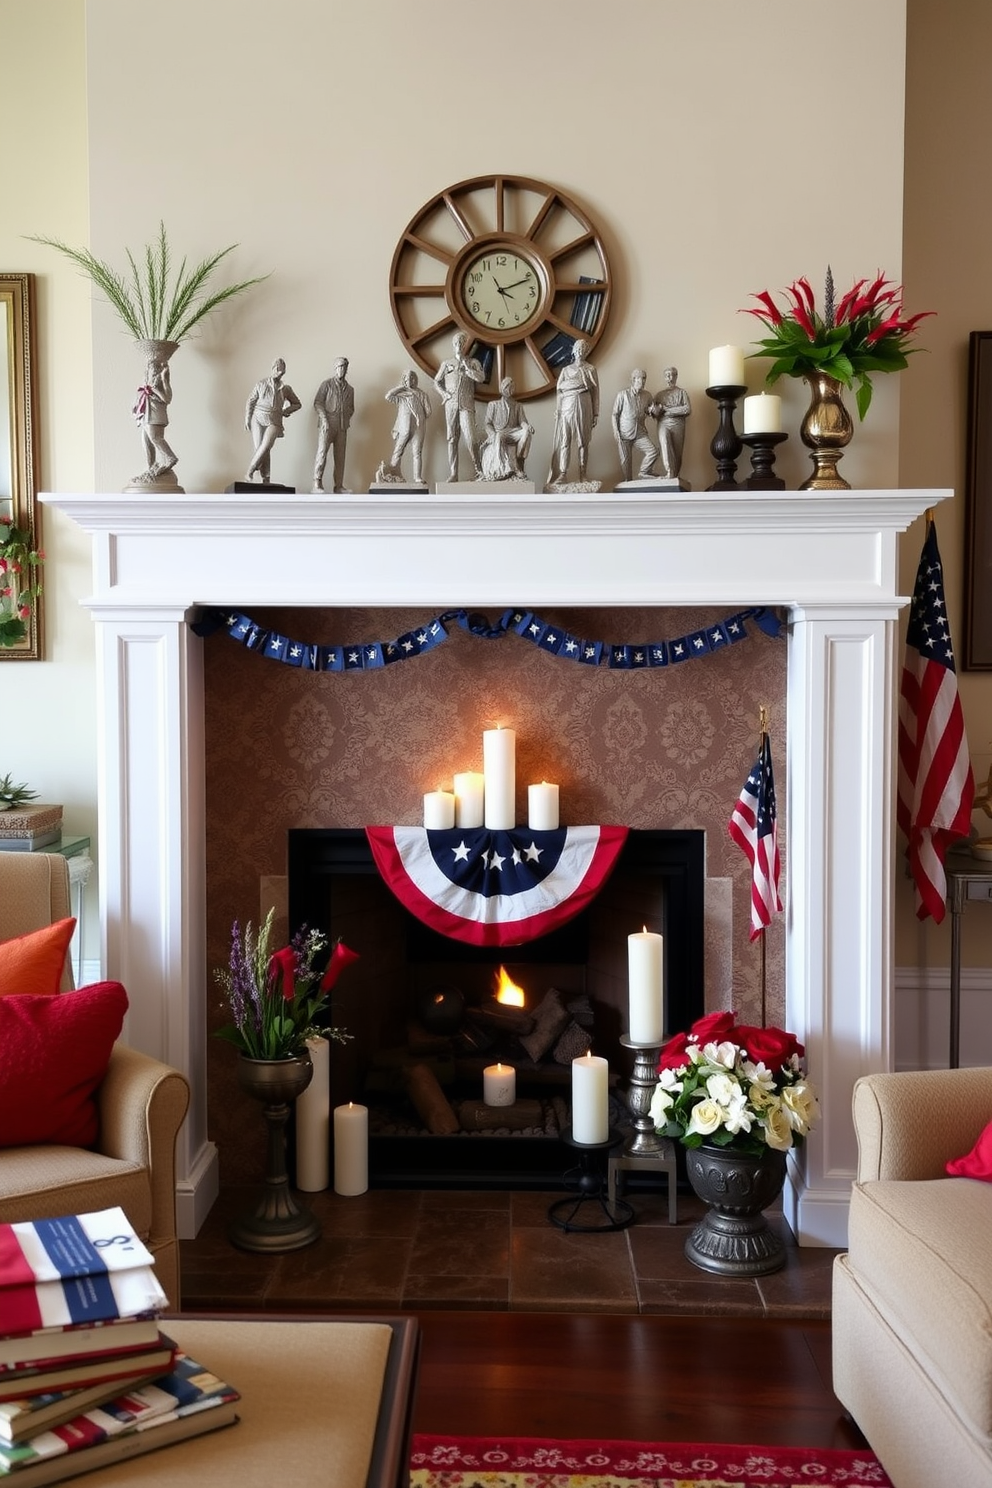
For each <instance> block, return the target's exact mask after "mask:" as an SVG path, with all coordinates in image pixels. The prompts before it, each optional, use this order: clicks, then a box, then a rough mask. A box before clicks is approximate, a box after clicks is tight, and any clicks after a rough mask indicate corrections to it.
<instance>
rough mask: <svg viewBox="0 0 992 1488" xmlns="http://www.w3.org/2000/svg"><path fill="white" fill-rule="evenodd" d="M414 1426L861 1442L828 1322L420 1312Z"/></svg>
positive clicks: (637, 1437) (462, 1431) (446, 1430)
mask: <svg viewBox="0 0 992 1488" xmlns="http://www.w3.org/2000/svg"><path fill="white" fill-rule="evenodd" d="M415 1315H416V1316H417V1317H418V1318H419V1320H420V1323H421V1327H422V1329H423V1353H422V1362H421V1370H420V1384H419V1388H418V1392H417V1405H416V1410H415V1413H414V1430H415V1431H418V1432H425V1433H430V1434H437V1435H454V1436H460V1435H466V1436H549V1437H555V1438H558V1439H563V1438H582V1437H593V1438H597V1439H608V1438H613V1439H617V1440H631V1441H668V1442H675V1441H694V1442H735V1443H738V1444H740V1445H755V1446H790V1445H791V1446H806V1447H833V1448H846V1449H857V1448H860V1447H863V1446H864V1445H865V1442H864V1438H863V1437H862V1436H861V1434H860V1432H859V1431H858V1430H857V1428H856V1427H855V1426H854V1425H853V1423H851V1422H850V1421H848V1420H847V1419H846V1418H845V1417H844V1414H843V1411H842V1409H841V1407H840V1405H839V1403H838V1401H837V1400H836V1398H835V1396H834V1394H833V1391H832V1389H831V1386H830V1324H829V1322H824V1321H819V1320H815V1319H800V1320H792V1321H790V1320H784V1319H773V1318H767V1317H766V1318H740V1317H658V1316H643V1315H641V1316H637V1315H635V1316H631V1315H623V1314H618V1315H604V1314H602V1313H598V1314H594V1313H585V1314H581V1315H580V1314H565V1313H538V1314H535V1313H522V1312H521V1313H515V1312H465V1311H457V1312H443V1311H439V1310H433V1309H432V1310H430V1311H425V1312H421V1313H417V1314H415Z"/></svg>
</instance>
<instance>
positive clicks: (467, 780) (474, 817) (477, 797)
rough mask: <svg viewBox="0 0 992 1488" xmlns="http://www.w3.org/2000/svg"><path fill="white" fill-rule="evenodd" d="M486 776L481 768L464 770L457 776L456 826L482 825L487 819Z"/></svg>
mask: <svg viewBox="0 0 992 1488" xmlns="http://www.w3.org/2000/svg"><path fill="white" fill-rule="evenodd" d="M485 788H486V777H485V776H484V775H483V774H482V773H481V771H479V770H462V771H461V772H460V774H458V775H456V776H455V826H456V827H481V826H482V824H483V823H484V821H485V819H486V812H485V805H484V802H485Z"/></svg>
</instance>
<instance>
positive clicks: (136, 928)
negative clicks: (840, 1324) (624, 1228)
mask: <svg viewBox="0 0 992 1488" xmlns="http://www.w3.org/2000/svg"><path fill="white" fill-rule="evenodd" d="M950 494H951V493H950V492H949V491H935V490H918V491H917V490H893V491H852V492H840V493H837V492H788V491H787V492H730V493H722V492H721V493H709V492H707V493H700V494H698V495H692V494H689V493H670V494H667V493H666V494H664V495H662V496H660V497H659V496H651V497H647V496H632V495H627V494H624V495H615V494H610V493H604V494H602V495H598V496H581V497H578V498H576V497H563V496H557V495H543V496H540V495H539V496H536V497H513V496H506V497H501V498H496V497H494V496H492V495H491V494H485V495H480V496H463V495H447V496H427V497H404V498H402V499H400V498H395V497H389V496H388V495H381V496H380V495H369V496H362V497H327V498H321V497H278V498H273V497H270V496H268V495H265V494H255V493H252V494H247V495H237V496H218V495H188V496H182V497H176V498H172V499H170V500H168V501H166V500H162V499H160V498H157V497H154V496H149V497H140V498H135V497H131V496H120V495H102V494H97V495H92V494H72V495H46V496H43V497H42V500H43V501H45V502H47V503H48V504H50V505H52V506H55V507H57V508H58V509H59V510H61V511H62V512H64V513H65V514H67V515H68V516H69V517H71V518H72V519H73V520H74V521H76V522H77V523H78V524H79V525H80V526H81V527H83V528H84V529H85V530H86V531H88V532H90V533H91V534H92V537H93V553H94V590H93V594H92V596H91V597H90V598H89V599H88V600H87V601H86V604H87V607H88V608H89V609H90V611H91V614H92V616H93V618H94V621H95V622H96V631H97V656H98V670H97V688H98V697H97V709H98V717H99V728H100V735H99V746H100V748H99V756H100V775H99V782H98V789H99V839H98V840H99V849H98V851H99V868H100V914H101V933H102V962H103V967H104V971H105V974H106V975H109V976H113V977H117V978H119V979H120V980H122V981H123V982H124V983H125V985H126V986H127V987H128V991H129V995H130V998H131V1012H130V1015H129V1019H128V1028H127V1036H128V1038H129V1039H130V1040H131V1042H133V1043H134V1044H135V1045H136V1046H138V1047H140V1048H144V1049H146V1050H148V1052H150V1053H152V1054H155V1055H157V1056H158V1057H160V1058H163V1059H165V1060H168V1061H169V1062H170V1063H172V1064H174V1065H176V1066H177V1067H178V1068H180V1069H182V1070H183V1071H184V1072H185V1073H186V1074H187V1075H188V1077H189V1079H190V1081H191V1085H192V1105H191V1111H190V1115H189V1117H188V1118H187V1122H186V1124H185V1126H184V1128H183V1131H182V1133H181V1134H180V1143H179V1150H178V1153H177V1161H178V1172H179V1191H178V1204H179V1221H180V1231H181V1233H183V1234H185V1235H192V1234H195V1232H196V1230H197V1229H198V1227H199V1225H200V1224H201V1223H202V1221H203V1218H204V1217H205V1215H206V1213H207V1212H208V1210H209V1207H210V1205H211V1203H212V1202H213V1199H214V1197H215V1195H216V1191H217V1154H216V1151H215V1150H214V1148H213V1145H212V1143H211V1142H210V1141H209V1140H208V1138H207V1121H206V1086H205V1079H204V1068H205V1061H206V1052H205V1043H206V1029H205V1017H204V1002H205V997H206V986H207V975H208V971H207V967H206V964H205V954H204V902H205V893H204V818H205V802H204V790H203V764H202V756H203V737H202V727H203V697H202V655H201V648H202V642H200V641H199V640H198V639H197V637H196V636H195V635H194V634H193V632H192V631H191V629H190V625H189V622H190V620H191V619H194V618H195V615H196V612H197V607H198V606H201V605H217V606H221V607H227V606H238V607H247V606H250V605H252V604H255V605H282V606H286V605H292V606H303V607H306V606H326V605H328V604H340V605H351V606H359V605H380V606H390V605H418V606H425V607H433V608H435V609H440V608H446V607H453V606H465V605H471V606H479V607H499V608H502V607H503V606H505V604H506V603H507V602H509V603H513V602H516V600H517V599H519V598H523V597H525V598H526V599H527V601H528V602H529V603H532V604H535V605H539V604H543V605H565V606H569V605H571V606H600V607H604V608H608V607H610V606H611V605H631V604H637V605H644V606H657V607H659V608H664V607H665V606H673V605H721V606H726V607H727V608H728V609H731V608H735V609H736V608H740V607H741V606H743V605H747V604H766V605H778V606H783V607H785V608H786V609H787V611H788V668H789V676H788V710H787V711H788V717H787V728H788V739H789V751H788V754H789V766H788V779H787V781H786V782H785V791H786V792H787V798H788V811H787V819H788V829H789V841H788V861H789V864H790V870H789V876H788V883H787V894H788V898H787V906H786V946H787V949H786V1016H787V1021H788V1023H789V1026H790V1027H791V1028H792V1029H793V1030H794V1031H795V1032H796V1033H797V1035H798V1036H799V1037H800V1038H801V1039H803V1041H804V1042H805V1043H806V1045H807V1049H808V1054H809V1060H810V1063H811V1066H812V1068H813V1069H814V1070H815V1072H816V1078H817V1083H818V1086H819V1088H820V1092H821V1098H822V1105H823V1110H824V1117H823V1120H822V1122H821V1124H820V1126H819V1128H818V1129H817V1132H816V1133H815V1134H814V1137H813V1139H812V1140H811V1141H810V1142H808V1143H807V1144H806V1145H805V1146H804V1148H803V1151H802V1153H801V1155H800V1157H799V1159H798V1160H792V1161H790V1170H789V1181H788V1184H787V1190H786V1213H787V1217H788V1218H789V1221H790V1223H791V1224H792V1227H793V1229H794V1230H795V1231H796V1234H797V1235H798V1237H799V1240H800V1242H801V1243H806V1244H823V1245H830V1246H839V1245H844V1244H845V1243H846V1224H847V1205H848V1195H849V1191H850V1184H851V1181H852V1178H853V1174H854V1170H855V1162H856V1142H855V1138H854V1133H853V1128H852V1126H851V1120H850V1092H851V1087H852V1085H853V1082H854V1080H855V1079H856V1078H857V1076H858V1075H860V1074H862V1073H866V1072H868V1071H870V1070H878V1069H885V1068H888V1067H889V1065H890V1062H891V996H892V903H891V901H892V892H893V874H894V846H893V837H894V826H893V753H894V717H895V693H896V681H895V678H896V662H895V650H896V622H897V618H898V613H899V609H900V607H901V605H902V604H904V603H905V599H904V598H901V597H900V596H899V594H898V592H897V554H898V537H899V534H900V533H901V532H904V531H905V530H906V528H907V527H908V526H909V525H910V523H911V522H912V521H913V520H914V519H915V518H916V517H918V516H920V515H922V513H923V512H924V511H925V510H926V508H927V507H932V506H935V505H936V504H937V503H938V502H940V501H942V500H944V499H946V498H947V497H948V496H949V495H950ZM508 589H512V591H513V592H512V593H508ZM659 630H662V631H663V630H664V626H663V625H659ZM779 793H780V795H781V794H782V793H783V783H782V782H781V781H779ZM852 822H856V823H858V824H859V827H860V834H859V840H858V841H857V843H856V847H855V849H854V850H852V834H851V824H852Z"/></svg>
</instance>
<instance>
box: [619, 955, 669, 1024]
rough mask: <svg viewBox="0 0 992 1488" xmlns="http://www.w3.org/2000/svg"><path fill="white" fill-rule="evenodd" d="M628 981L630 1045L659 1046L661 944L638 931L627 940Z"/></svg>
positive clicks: (661, 983) (662, 1020)
mask: <svg viewBox="0 0 992 1488" xmlns="http://www.w3.org/2000/svg"><path fill="white" fill-rule="evenodd" d="M627 979H628V998H629V1005H630V1027H629V1032H628V1034H627V1037H628V1038H629V1039H630V1042H631V1043H632V1044H659V1045H660V1044H661V1042H662V1040H663V1038H664V1023H665V1007H664V985H665V982H664V943H663V940H662V937H661V936H660V935H655V934H654V933H653V932H652V931H650V930H639V931H638V932H637V934H636V935H628V936H627Z"/></svg>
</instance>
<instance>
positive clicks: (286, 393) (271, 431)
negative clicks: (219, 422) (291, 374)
mask: <svg viewBox="0 0 992 1488" xmlns="http://www.w3.org/2000/svg"><path fill="white" fill-rule="evenodd" d="M285 375H286V363H285V362H284V361H283V359H282V357H277V358H276V360H275V361H274V362H273V363H272V371H271V373H270V374H269V376H268V377H263V378H262V380H261V381H260V382H256V384H255V386H254V387H253V388H252V390H251V392H250V393H249V394H248V402H247V403H246V404H245V428H246V429H247V430H248V433H249V434H250V435H251V437H252V439H253V440H254V442H255V453H254V454H253V456H252V461H251V464H250V465H249V466H248V474H247V475H246V476H245V480H249V481H250V480H254V479H255V476H256V475H257V476H258V477H259V479H260V480H261V481H262V482H263V484H265V485H268V484H269V474H270V458H271V453H272V446H273V445H274V444H275V442H276V440H277V439H281V438H282V436H283V425H284V422H285V420H286V419H288V418H289V416H290V414H293V413H296V412H297V410H298V409H299V408H301V407H302V406H303V405H302V404H301V403H300V400H299V398H298V397H297V396H296V394H295V393H294V392H293V389H292V388H291V387H290V385H289V383H288V382H284V381H283V378H284V377H285Z"/></svg>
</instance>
